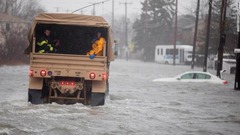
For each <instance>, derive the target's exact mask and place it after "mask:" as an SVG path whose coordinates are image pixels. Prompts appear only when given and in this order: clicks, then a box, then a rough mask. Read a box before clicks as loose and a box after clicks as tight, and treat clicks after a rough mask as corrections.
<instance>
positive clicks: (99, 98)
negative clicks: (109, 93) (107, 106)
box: [91, 93, 105, 106]
mask: <svg viewBox="0 0 240 135" xmlns="http://www.w3.org/2000/svg"><path fill="white" fill-rule="evenodd" d="M104 103H105V93H92V94H91V106H100V105H104Z"/></svg>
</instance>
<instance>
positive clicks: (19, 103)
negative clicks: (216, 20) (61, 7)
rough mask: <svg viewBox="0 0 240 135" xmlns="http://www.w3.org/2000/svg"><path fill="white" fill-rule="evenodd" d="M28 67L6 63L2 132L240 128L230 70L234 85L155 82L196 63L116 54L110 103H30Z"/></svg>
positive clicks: (94, 133)
mask: <svg viewBox="0 0 240 135" xmlns="http://www.w3.org/2000/svg"><path fill="white" fill-rule="evenodd" d="M28 69H29V67H28V65H26V66H2V67H0V71H1V72H0V86H1V87H0V92H1V93H0V95H1V98H0V105H1V108H0V135H2V134H4V135H5V134H6V135H8V134H9V135H32V134H38V135H66V134H72V135H79V134H81V135H116V134H120V135H126V134H128V135H146V134H149V135H239V134H240V107H239V105H240V91H235V90H233V87H234V75H229V74H225V75H224V78H225V79H226V80H228V81H229V84H228V85H219V84H209V83H162V82H161V83H160V82H152V80H153V79H156V78H161V77H174V76H175V75H177V74H179V73H182V72H184V71H188V70H191V69H190V66H183V65H182V66H172V65H164V64H157V63H152V62H141V61H132V60H129V61H125V60H115V61H114V62H112V63H111V70H110V78H109V85H110V94H109V96H108V97H107V99H106V104H105V105H104V106H98V107H91V106H84V105H82V104H74V105H59V104H56V103H53V104H43V105H32V104H30V103H27V89H28ZM194 70H202V69H201V68H195V69H194ZM208 71H209V72H212V73H213V74H216V72H215V71H213V70H211V69H209V70H208Z"/></svg>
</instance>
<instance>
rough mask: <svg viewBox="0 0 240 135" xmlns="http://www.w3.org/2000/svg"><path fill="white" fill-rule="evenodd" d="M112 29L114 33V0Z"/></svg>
mask: <svg viewBox="0 0 240 135" xmlns="http://www.w3.org/2000/svg"><path fill="white" fill-rule="evenodd" d="M112 31H113V35H114V0H112Z"/></svg>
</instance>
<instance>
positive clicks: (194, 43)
mask: <svg viewBox="0 0 240 135" xmlns="http://www.w3.org/2000/svg"><path fill="white" fill-rule="evenodd" d="M199 5H200V0H198V2H197V10H196V22H195V31H194V38H193V52H192V66H191V68H192V69H194V64H195V48H196V40H197V31H198V16H199Z"/></svg>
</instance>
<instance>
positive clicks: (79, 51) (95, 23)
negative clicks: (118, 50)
mask: <svg viewBox="0 0 240 135" xmlns="http://www.w3.org/2000/svg"><path fill="white" fill-rule="evenodd" d="M44 29H50V30H51V32H52V34H51V35H52V37H51V38H55V39H58V40H59V41H60V45H59V47H58V49H57V51H56V52H54V53H39V52H37V51H36V41H37V39H38V38H39V35H40V34H41V33H42V32H43V30H44ZM97 31H101V33H102V36H103V37H104V38H105V40H106V43H105V45H104V47H103V55H102V56H96V57H95V58H93V59H90V58H89V56H87V55H86V53H87V52H88V51H89V50H90V49H91V47H92V39H93V38H94V36H95V34H96V32H97ZM28 39H29V46H28V48H26V50H25V54H28V55H29V59H30V69H29V89H28V101H29V102H31V103H32V104H42V103H52V102H57V103H61V104H74V103H83V104H85V105H92V106H98V105H104V102H105V97H106V95H107V94H108V91H109V90H108V89H109V87H108V77H109V66H110V62H111V61H113V60H114V53H113V50H112V46H113V40H112V37H111V29H110V26H109V25H108V23H107V21H106V20H105V19H104V18H103V17H100V16H88V15H79V14H59V13H41V14H39V15H37V16H36V17H35V18H34V20H33V22H32V27H31V29H30V31H29V34H28Z"/></svg>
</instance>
